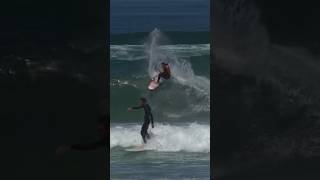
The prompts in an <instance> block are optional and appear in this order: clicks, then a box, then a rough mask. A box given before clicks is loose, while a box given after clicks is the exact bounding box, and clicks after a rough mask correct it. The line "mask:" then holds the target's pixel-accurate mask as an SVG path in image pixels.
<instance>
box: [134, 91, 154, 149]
mask: <svg viewBox="0 0 320 180" xmlns="http://www.w3.org/2000/svg"><path fill="white" fill-rule="evenodd" d="M140 100H141V105H140V106H137V107H131V108H128V111H131V110H133V109H141V108H143V110H144V122H143V125H142V128H141V136H142V139H143V142H144V143H147V140H146V138H148V139H149V138H150V135H149V134H148V128H149V124H150V121H151V125H152V128H154V125H153V115H152V113H151V108H150V106H149V104H147V100H146V98H143V97H142V98H140Z"/></svg>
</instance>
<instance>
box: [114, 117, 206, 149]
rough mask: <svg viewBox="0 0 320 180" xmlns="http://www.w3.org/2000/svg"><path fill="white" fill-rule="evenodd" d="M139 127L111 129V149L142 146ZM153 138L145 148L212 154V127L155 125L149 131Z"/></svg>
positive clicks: (196, 124) (116, 127)
mask: <svg viewBox="0 0 320 180" xmlns="http://www.w3.org/2000/svg"><path fill="white" fill-rule="evenodd" d="M140 128H141V126H139V125H131V126H129V125H128V126H125V127H124V126H115V127H112V128H111V133H110V149H112V148H114V147H123V148H127V147H131V146H139V145H141V144H142V139H141V135H140ZM149 131H151V132H150V134H151V135H152V136H153V137H152V138H151V139H150V140H149V141H148V143H147V144H146V146H145V148H146V149H148V150H154V151H160V152H180V151H184V152H199V153H209V152H210V125H208V124H207V125H203V124H198V123H190V124H188V125H184V126H177V125H169V124H157V123H156V124H155V128H154V129H152V128H151V127H150V129H149Z"/></svg>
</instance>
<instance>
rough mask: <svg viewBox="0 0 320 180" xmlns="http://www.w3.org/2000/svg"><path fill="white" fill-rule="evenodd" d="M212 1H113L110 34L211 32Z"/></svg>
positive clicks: (111, 4)
mask: <svg viewBox="0 0 320 180" xmlns="http://www.w3.org/2000/svg"><path fill="white" fill-rule="evenodd" d="M209 22H210V1H209V0H161V1H155V0H111V1H110V31H111V34H115V33H132V32H150V31H152V30H153V29H154V28H155V27H157V28H160V29H162V30H165V31H185V32H191V31H209V27H210V26H209V25H210V23H209Z"/></svg>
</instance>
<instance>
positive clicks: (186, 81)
mask: <svg viewBox="0 0 320 180" xmlns="http://www.w3.org/2000/svg"><path fill="white" fill-rule="evenodd" d="M166 41H168V38H166V37H165V36H164V35H163V33H161V32H160V30H158V29H155V30H153V31H152V32H151V33H150V35H149V39H148V41H147V42H146V43H145V46H146V48H145V52H146V53H147V56H148V57H149V58H148V74H149V76H150V78H153V77H155V76H156V75H157V74H158V73H159V72H158V70H159V69H160V64H161V62H166V63H169V65H170V68H171V73H172V74H171V75H172V79H173V80H174V82H176V83H178V84H180V85H183V86H187V87H189V88H192V89H193V91H194V94H188V96H195V97H196V98H197V103H193V102H195V101H192V102H189V103H188V104H190V105H191V106H193V110H195V111H198V112H201V111H209V110H210V106H209V104H210V80H209V79H207V78H206V77H201V76H197V75H195V73H194V71H193V69H192V65H191V64H190V62H188V61H187V60H185V59H182V58H178V57H177V56H176V55H175V54H173V53H169V52H168V51H166V50H165V48H161V47H162V46H163V45H164V42H166ZM190 100H193V99H192V98H190Z"/></svg>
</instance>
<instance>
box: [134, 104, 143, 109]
mask: <svg viewBox="0 0 320 180" xmlns="http://www.w3.org/2000/svg"><path fill="white" fill-rule="evenodd" d="M141 108H143V106H142V105H141V106H136V107H132V108H131V109H141Z"/></svg>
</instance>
